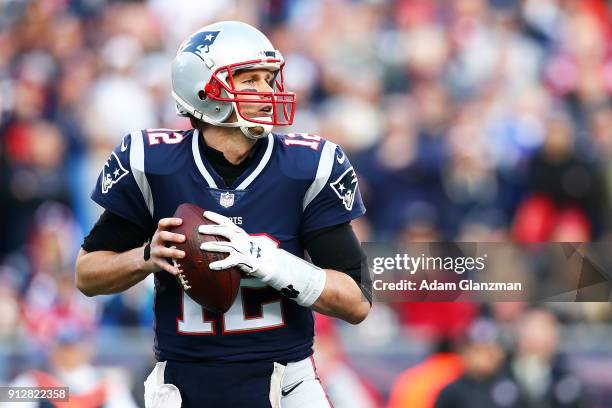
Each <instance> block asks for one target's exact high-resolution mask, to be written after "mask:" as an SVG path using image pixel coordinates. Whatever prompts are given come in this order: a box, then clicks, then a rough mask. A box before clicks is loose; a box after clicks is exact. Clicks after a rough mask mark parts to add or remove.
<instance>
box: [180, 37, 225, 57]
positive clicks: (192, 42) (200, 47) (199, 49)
mask: <svg viewBox="0 0 612 408" xmlns="http://www.w3.org/2000/svg"><path fill="white" fill-rule="evenodd" d="M220 32H221V31H200V32H199V33H195V34H194V35H192V36H191V37H189V38H188V39H187V41H186V42H185V43H184V44H183V45H181V47H180V48H179V50H178V52H177V54H180V53H181V52H192V53H194V54H196V55H197V56H198V57H200V58H202V59H203V58H204V57H205V55H204V54H207V53H208V51H209V50H210V46H211V45H212V44H213V43H214V42H215V40H216V39H217V36H218V35H219V33H220Z"/></svg>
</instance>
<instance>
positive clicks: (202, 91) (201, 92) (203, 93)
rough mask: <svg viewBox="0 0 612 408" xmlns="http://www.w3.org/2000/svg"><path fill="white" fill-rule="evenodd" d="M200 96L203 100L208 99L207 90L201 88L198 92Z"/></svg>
mask: <svg viewBox="0 0 612 408" xmlns="http://www.w3.org/2000/svg"><path fill="white" fill-rule="evenodd" d="M198 98H200V100H201V101H204V100H206V98H207V96H206V92H204V90H200V91H199V92H198Z"/></svg>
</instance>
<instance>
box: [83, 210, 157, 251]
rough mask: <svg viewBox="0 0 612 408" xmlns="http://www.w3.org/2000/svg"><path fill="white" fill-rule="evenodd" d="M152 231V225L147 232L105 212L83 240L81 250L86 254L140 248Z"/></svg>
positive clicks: (153, 228) (153, 229)
mask: <svg viewBox="0 0 612 408" xmlns="http://www.w3.org/2000/svg"><path fill="white" fill-rule="evenodd" d="M154 231H155V227H154V226H153V224H151V226H150V227H149V229H148V230H147V229H144V228H142V227H140V226H139V225H137V224H134V223H133V222H131V221H129V220H126V219H125V218H122V217H120V216H118V215H116V214H114V213H112V212H110V211H108V210H105V211H104V212H103V213H102V215H101V216H100V218H99V219H98V222H96V224H95V225H94V226H93V228H92V229H91V231H90V232H89V234H88V235H87V236H86V237H85V239H84V240H83V245H81V248H83V249H84V250H85V251H87V252H94V251H113V252H125V251H128V250H130V249H133V248H137V247H139V246H142V245H143V244H144V243H145V242H146V241H147V240H148V239H149V238H151V236H152V235H153V232H154Z"/></svg>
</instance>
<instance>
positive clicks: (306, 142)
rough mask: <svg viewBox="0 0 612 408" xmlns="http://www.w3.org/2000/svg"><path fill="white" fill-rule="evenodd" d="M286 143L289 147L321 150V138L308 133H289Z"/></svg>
mask: <svg viewBox="0 0 612 408" xmlns="http://www.w3.org/2000/svg"><path fill="white" fill-rule="evenodd" d="M284 141H285V145H287V146H305V147H310V148H311V149H312V150H319V146H320V145H321V136H317V135H310V134H308V133H288V134H287V137H286V138H285V139H284Z"/></svg>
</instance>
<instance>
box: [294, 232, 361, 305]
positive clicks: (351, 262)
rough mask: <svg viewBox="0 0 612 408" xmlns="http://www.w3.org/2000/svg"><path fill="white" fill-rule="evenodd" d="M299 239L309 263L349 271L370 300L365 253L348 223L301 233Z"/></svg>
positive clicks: (347, 272) (348, 273)
mask: <svg viewBox="0 0 612 408" xmlns="http://www.w3.org/2000/svg"><path fill="white" fill-rule="evenodd" d="M303 241H304V248H305V249H306V251H307V252H308V255H309V256H310V259H311V260H312V263H314V264H315V265H317V266H318V267H320V268H324V269H334V270H336V271H340V272H344V273H346V274H347V275H349V276H350V277H351V278H353V280H354V281H355V282H356V283H357V285H358V286H359V288H360V289H361V292H362V293H363V295H364V296H365V297H366V299H367V300H368V302H370V304H372V279H371V277H370V273H369V270H368V261H367V257H366V254H365V252H364V251H363V249H362V248H361V245H359V240H358V239H357V237H356V236H355V233H354V232H353V228H352V227H351V224H349V223H348V222H345V223H343V224H340V225H334V226H331V227H326V228H322V229H318V230H315V231H311V232H309V233H307V234H305V235H304V238H303Z"/></svg>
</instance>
